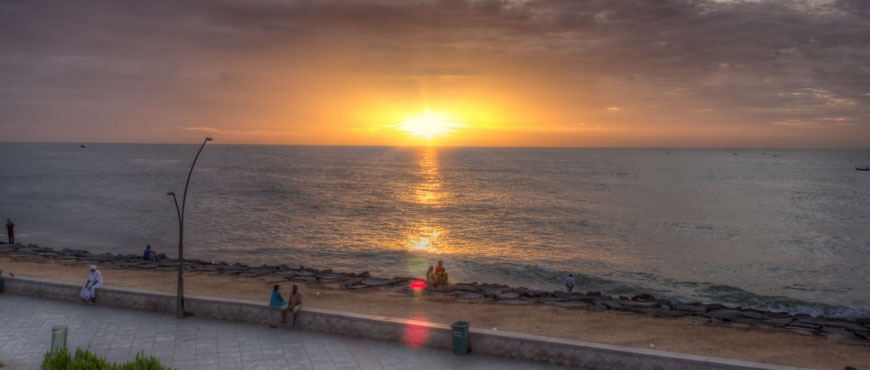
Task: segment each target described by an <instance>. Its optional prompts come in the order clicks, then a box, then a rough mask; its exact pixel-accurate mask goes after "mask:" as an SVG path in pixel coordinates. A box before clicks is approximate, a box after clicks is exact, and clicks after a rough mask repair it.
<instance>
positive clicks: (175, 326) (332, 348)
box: [0, 294, 562, 370]
mask: <svg viewBox="0 0 870 370" xmlns="http://www.w3.org/2000/svg"><path fill="white" fill-rule="evenodd" d="M303 314H304V313H303ZM55 325H65V326H67V327H68V328H69V333H68V337H67V338H68V339H67V345H68V347H69V348H70V349H71V350H74V349H75V348H76V347H82V348H87V349H89V350H90V351H91V352H93V353H95V354H97V355H100V356H103V357H105V358H107V359H108V360H109V361H112V362H122V361H130V360H133V359H134V358H135V356H136V353H137V352H139V351H142V352H144V353H145V354H146V355H153V356H155V357H157V358H158V359H159V360H160V361H161V362H162V363H163V364H164V365H168V366H171V367H173V368H175V369H178V370H187V369H194V370H198V369H219V370H223V369H245V370H248V369H300V370H301V369H306V370H308V369H310V370H339V369H342V370H343V369H348V370H349V369H364V370H375V369H377V370H392V369H413V370H430V369H431V370H436V369H437V370H446V369H493V370H496V369H497V370H512V369H517V370H519V369H562V367H558V366H552V365H545V364H540V363H533V362H523V361H516V360H511V359H506V358H500V357H494V356H486V355H477V354H473V353H472V354H470V355H466V356H457V355H454V354H453V353H452V352H451V351H449V350H443V349H431V348H422V349H412V348H407V347H405V346H404V345H402V344H401V343H393V342H384V341H377V340H369V339H359V338H351V337H343V336H336V335H329V334H321V333H315V332H308V331H291V330H287V329H271V328H269V327H268V326H265V325H254V324H246V323H237V322H229V321H218V320H210V319H203V318H196V317H188V318H185V319H183V320H178V319H176V318H175V316H174V315H170V314H163V313H155V312H148V311H137V310H129V309H119V308H108V307H104V306H99V305H96V306H90V305H82V304H75V303H68V302H61V301H55V300H46V299H39V298H30V297H23V296H17V295H10V294H0V362H3V363H4V364H5V365H6V367H5V368H3V370H6V369H10V370H18V369H21V370H28V369H39V364H40V363H41V362H42V356H43V354H44V353H45V352H46V351H47V350H48V349H49V347H50V345H51V328H52V326H55Z"/></svg>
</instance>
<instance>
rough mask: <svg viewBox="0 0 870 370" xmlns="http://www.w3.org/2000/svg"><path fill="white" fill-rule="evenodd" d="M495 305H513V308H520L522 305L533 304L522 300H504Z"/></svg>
mask: <svg viewBox="0 0 870 370" xmlns="http://www.w3.org/2000/svg"><path fill="white" fill-rule="evenodd" d="M495 303H498V304H505V305H511V306H520V305H526V304H531V303H530V302H528V301H524V300H521V299H506V300H502V301H495Z"/></svg>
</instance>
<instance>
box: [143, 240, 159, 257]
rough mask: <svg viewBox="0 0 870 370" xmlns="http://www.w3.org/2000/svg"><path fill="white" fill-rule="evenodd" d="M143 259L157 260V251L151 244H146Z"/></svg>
mask: <svg viewBox="0 0 870 370" xmlns="http://www.w3.org/2000/svg"><path fill="white" fill-rule="evenodd" d="M142 259H144V260H146V261H157V253H155V252H154V251H152V250H151V244H146V245H145V253H143V254H142Z"/></svg>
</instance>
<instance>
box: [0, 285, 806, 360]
mask: <svg viewBox="0 0 870 370" xmlns="http://www.w3.org/2000/svg"><path fill="white" fill-rule="evenodd" d="M3 285H4V291H5V292H6V293H7V294H18V295H24V296H32V297H39V298H48V299H57V300H63V301H70V302H78V301H80V299H79V296H78V294H79V290H80V289H81V287H80V286H78V285H73V284H68V283H61V282H56V281H50V280H42V279H34V278H22V277H4V278H3ZM97 304H100V305H104V306H109V307H119V308H131V309H138V310H149V311H158V312H166V313H174V312H175V295H174V294H167V293H157V292H150V291H145V290H139V289H127V288H115V287H110V286H105V287H103V288H100V289H99V290H98V291H97ZM185 309H186V310H187V311H190V312H192V313H193V314H194V316H195V317H205V318H212V319H219V320H231V321H242V322H249V323H256V324H271V323H274V322H275V321H276V317H277V311H276V310H275V309H273V308H271V307H269V306H268V305H267V304H266V303H265V302H252V301H244V300H235V299H223V298H215V297H203V296H186V297H185ZM472 324H473V323H472ZM297 327H298V328H299V329H304V330H311V331H317V332H325V333H332V334H340V335H348V336H356V337H363V338H370V339H379V340H387V341H396V342H402V343H405V344H406V345H407V346H409V347H423V346H425V347H434V348H451V347H452V343H453V337H452V330H451V328H450V326H449V325H443V324H433V323H429V322H423V321H414V320H403V319H394V318H388V317H383V316H373V315H364V314H356V313H348V312H340V311H333V310H326V309H318V308H304V309H303V311H302V313H301V314H300V315H299V322H298V323H297ZM470 343H471V347H472V350H473V353H483V354H491V355H496V356H502V357H509V358H515V359H521V360H528V361H538V362H546V363H552V364H559V365H567V366H575V367H580V368H587V369H637V370H646V369H649V370H678V369H699V368H703V369H718V370H750V369H752V370H762V369H763V370H797V369H799V368H796V367H787V366H778V365H767V364H758V363H751V362H746V361H736V360H728V359H722V358H716V357H704V356H694V355H685V354H679V353H671V352H664V351H655V350H646V349H637V348H627V347H618V346H611V345H605V344H596V343H589V342H582V341H574V340H564V339H556V338H549V337H542V336H536V335H528V334H521V333H512V332H504V331H495V330H487V329H475V328H473V327H472V328H471V330H470Z"/></svg>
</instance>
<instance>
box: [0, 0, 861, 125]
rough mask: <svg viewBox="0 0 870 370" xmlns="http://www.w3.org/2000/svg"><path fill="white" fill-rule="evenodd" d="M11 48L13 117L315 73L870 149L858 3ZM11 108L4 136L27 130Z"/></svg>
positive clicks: (443, 5)
mask: <svg viewBox="0 0 870 370" xmlns="http://www.w3.org/2000/svg"><path fill="white" fill-rule="evenodd" d="M0 50H2V52H0V68H2V70H3V73H2V74H0V109H2V108H4V107H9V106H10V105H13V104H17V103H18V102H20V101H21V100H22V99H45V100H46V101H47V102H48V104H47V105H48V106H49V107H50V106H51V104H50V102H51V101H53V100H56V99H68V98H69V97H70V94H73V95H75V96H76V97H77V98H79V99H84V100H87V99H88V98H89V97H100V96H105V95H106V94H108V93H106V92H107V91H121V92H123V93H124V94H131V95H137V94H138V95H139V96H141V97H143V98H147V97H149V96H152V95H153V94H176V95H179V96H180V99H182V100H183V99H184V98H185V97H189V98H191V99H193V96H194V95H196V99H204V101H208V99H209V97H214V98H215V99H218V98H220V99H226V98H228V97H227V96H228V94H231V93H230V92H228V90H227V89H230V88H232V89H236V90H237V91H238V92H239V94H240V95H244V94H245V93H248V92H250V91H253V89H267V90H268V89H277V88H284V87H286V86H288V85H292V82H294V81H298V79H299V78H305V77H304V76H303V77H299V76H300V75H304V74H305V73H308V72H317V73H349V74H362V75H367V74H372V75H407V76H418V77H438V76H477V75H504V76H511V75H522V76H526V77H525V78H528V79H531V80H539V81H543V82H541V83H542V84H544V83H546V82H548V81H549V82H550V85H549V89H551V90H554V92H553V94H554V95H555V94H560V93H561V94H565V95H574V94H575V91H573V89H574V86H575V85H574V84H582V86H584V87H585V88H587V89H593V90H594V92H593V93H584V94H585V95H584V96H585V97H586V99H587V100H586V102H587V104H592V102H600V103H601V104H607V103H606V102H628V103H625V104H626V105H630V104H632V102H636V105H637V107H636V109H635V111H636V110H637V109H643V110H644V111H643V113H644V114H646V115H650V116H652V115H655V116H660V117H662V118H663V119H668V120H671V121H679V120H685V121H686V122H685V124H686V125H691V122H689V121H688V119H689V118H685V117H682V116H681V114H682V113H683V112H689V111H693V110H703V111H706V112H711V113H710V114H714V115H716V117H717V118H716V120H718V121H722V122H733V124H739V125H764V126H768V127H776V128H782V127H795V128H800V127H809V126H813V125H815V124H812V123H808V124H798V123H800V122H823V123H824V122H846V121H848V122H849V125H845V124H840V123H837V124H818V125H817V126H825V127H829V126H833V127H835V128H836V127H850V128H851V129H852V130H853V131H852V132H851V134H852V135H854V134H855V133H858V134H859V135H864V136H865V137H867V138H868V139H870V128H868V127H867V125H868V124H867V119H868V116H870V113H868V110H867V108H866V107H867V106H868V104H867V103H870V101H868V100H870V88H868V86H870V67H867V61H868V60H870V5H868V2H867V1H862V0H836V1H811V0H806V1H788V2H786V1H774V0H767V1H765V0H761V1H712V0H650V1H591V0H529V1H508V0H433V1H413V2H412V1H403V0H402V1H399V0H395V1H365V0H361V1H278V0H275V1H242V0H233V1H229V0H222V1H205V0H199V1H185V2H174V1H159V0H158V1H80V2H68V1H24V0H11V1H4V2H0ZM506 78H507V77H506ZM221 89H224V90H221ZM249 90H250V91H249ZM216 91H217V92H219V93H216ZM605 107H606V105H605V106H603V107H601V109H604V108H605ZM4 110H5V109H4ZM624 110H625V111H631V109H624ZM15 112H16V114H15V116H14V117H10V118H9V119H7V120H5V121H3V122H2V123H0V133H6V132H9V131H11V129H12V127H13V126H15V125H20V124H22V122H24V121H27V119H28V112H27V110H22V109H16V110H15ZM831 117H834V118H837V119H839V121H837V120H833V121H832V120H831ZM690 118H691V117H690ZM841 118H842V119H841ZM691 119H694V118H691ZM826 119H827V120H826ZM784 123H785V124H784ZM3 136H4V137H5V136H6V135H3Z"/></svg>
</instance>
